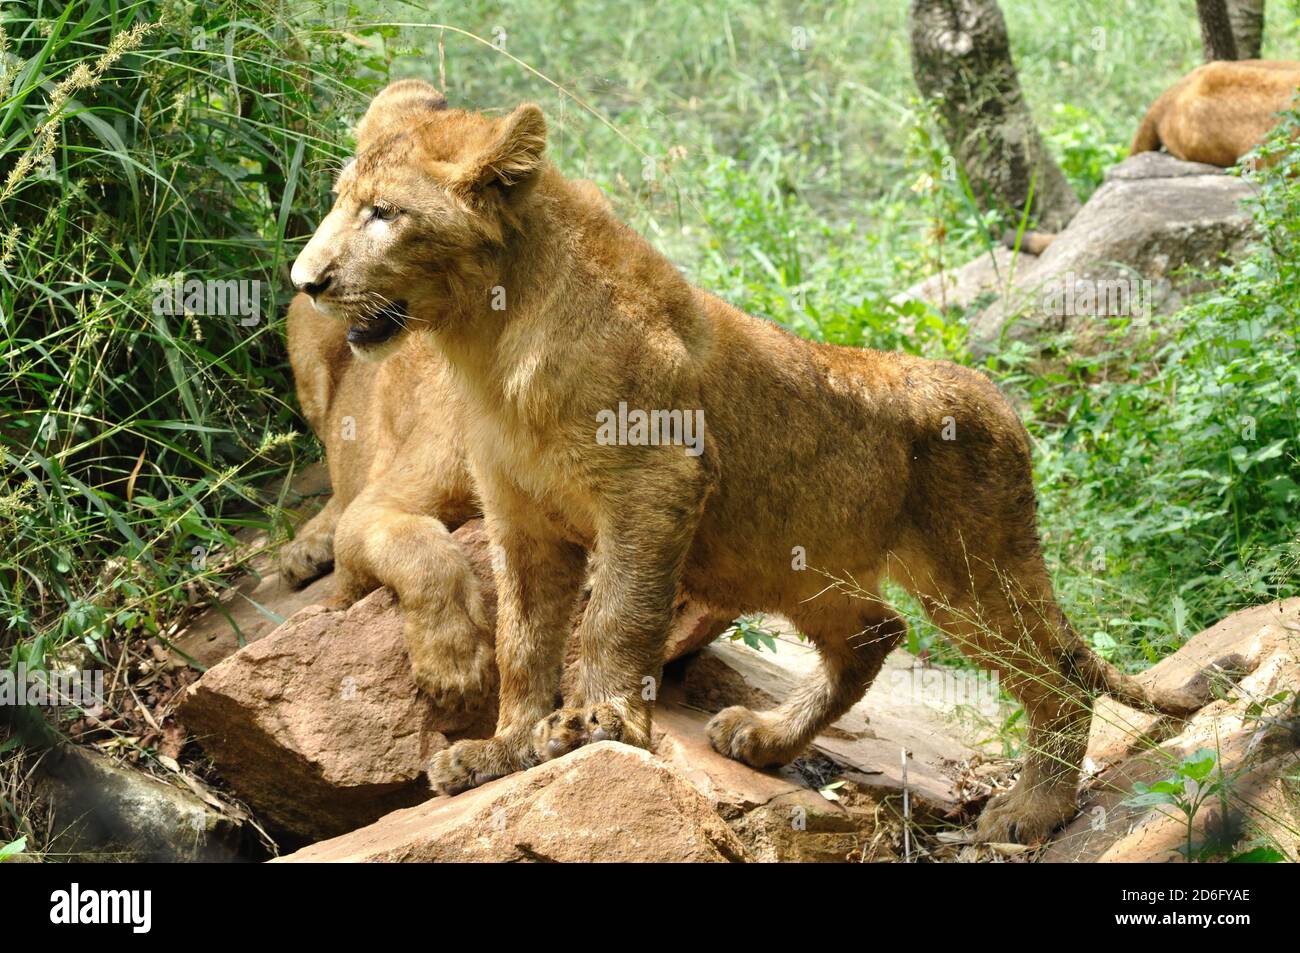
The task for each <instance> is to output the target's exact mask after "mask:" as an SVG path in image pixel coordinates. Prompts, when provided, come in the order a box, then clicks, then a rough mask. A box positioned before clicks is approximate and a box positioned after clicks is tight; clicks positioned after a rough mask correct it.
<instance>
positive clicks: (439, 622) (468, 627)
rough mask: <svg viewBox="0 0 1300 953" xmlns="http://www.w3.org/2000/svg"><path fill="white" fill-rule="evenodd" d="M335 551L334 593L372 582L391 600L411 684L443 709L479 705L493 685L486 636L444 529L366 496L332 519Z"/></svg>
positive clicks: (468, 575)
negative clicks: (336, 579)
mask: <svg viewBox="0 0 1300 953" xmlns="http://www.w3.org/2000/svg"><path fill="white" fill-rule="evenodd" d="M335 549H336V553H337V561H338V566H339V571H340V576H341V579H340V588H341V589H351V588H355V589H356V590H357V591H358V592H360V591H364V590H366V589H367V588H368V587H367V585H365V582H366V581H367V580H375V581H377V582H378V583H380V584H381V585H386V586H389V587H390V588H391V589H392V590H393V591H394V592H395V593H396V594H397V601H398V603H399V604H400V606H401V609H402V617H403V633H404V635H405V638H406V649H407V652H408V653H409V654H410V658H411V674H412V675H413V676H414V678H415V683H416V684H417V685H418V686H419V687H420V688H421V689H422V690H423V691H424V692H425V693H426V694H428V695H429V697H430V698H432V699H433V701H434V702H435V703H437V704H438V705H439V706H440V707H443V708H446V709H450V710H465V709H470V708H473V707H475V706H477V705H478V704H480V703H481V702H482V701H483V699H484V698H485V697H486V696H487V694H488V693H489V692H490V691H491V689H492V685H493V682H494V676H493V671H492V642H491V633H490V631H489V628H488V619H487V613H486V610H485V608H484V606H483V596H482V593H481V591H480V588H479V583H478V579H477V578H476V577H475V576H474V572H473V570H472V569H471V568H470V563H469V558H468V557H467V556H466V555H465V553H464V551H462V550H461V548H460V546H458V545H457V544H456V542H455V540H453V539H452V538H451V534H450V533H448V532H447V528H446V527H445V526H444V525H443V524H442V523H441V522H440V521H439V520H437V519H436V518H434V517H432V516H424V515H419V514H415V513H408V512H405V511H403V510H402V509H399V508H398V507H397V505H396V504H395V503H393V502H392V501H391V500H387V499H385V498H384V497H383V495H382V491H378V490H376V491H371V490H367V491H366V492H364V493H362V494H361V496H358V497H357V498H356V499H355V500H353V501H352V504H351V505H350V506H349V507H348V508H347V511H346V512H345V513H344V514H343V517H342V519H340V520H339V526H338V530H337V533H336V542H335ZM354 581H355V585H354ZM345 595H346V594H345Z"/></svg>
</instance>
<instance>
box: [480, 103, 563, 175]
mask: <svg viewBox="0 0 1300 953" xmlns="http://www.w3.org/2000/svg"><path fill="white" fill-rule="evenodd" d="M545 151H546V120H545V119H544V118H543V117H542V108H541V107H540V106H538V105H536V104H535V103H524V104H523V105H522V106H520V107H519V108H518V109H516V110H515V111H514V112H512V113H511V114H510V115H509V116H506V117H504V118H502V119H499V120H497V123H496V128H495V130H494V131H493V135H492V138H491V139H490V140H489V142H488V145H487V148H485V149H484V150H483V151H482V152H480V153H479V154H478V155H476V156H472V157H471V158H470V159H469V160H468V161H467V162H466V163H465V165H464V167H463V170H462V172H461V174H460V176H459V177H458V178H459V184H460V185H461V186H462V187H463V188H465V189H467V190H470V189H478V188H482V187H483V186H485V185H490V184H492V183H493V182H499V183H501V184H502V185H514V184H515V183H516V182H521V181H523V180H524V179H526V178H528V177H529V176H530V175H532V174H533V173H534V172H536V171H537V169H538V168H539V167H540V166H541V164H542V153H543V152H545Z"/></svg>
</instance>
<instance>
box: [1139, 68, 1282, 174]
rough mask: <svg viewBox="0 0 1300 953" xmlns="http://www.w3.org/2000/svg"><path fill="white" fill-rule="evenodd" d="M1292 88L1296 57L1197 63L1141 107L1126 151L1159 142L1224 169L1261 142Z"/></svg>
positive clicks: (1149, 148)
mask: <svg viewBox="0 0 1300 953" xmlns="http://www.w3.org/2000/svg"><path fill="white" fill-rule="evenodd" d="M1297 87H1300V63H1296V62H1286V61H1280V60H1239V61H1235V62H1234V61H1222V60H1221V61H1217V62H1214V63H1206V64H1205V65H1204V66H1198V67H1197V68H1196V69H1194V70H1192V71H1191V72H1190V73H1188V74H1187V75H1186V76H1184V77H1183V78H1182V79H1180V80H1179V81H1178V82H1176V83H1174V85H1173V86H1171V87H1169V89H1167V90H1166V91H1165V92H1164V93H1162V94H1161V96H1160V98H1159V99H1157V100H1156V101H1155V102H1154V103H1153V104H1152V106H1151V108H1150V109H1149V110H1147V114H1146V117H1145V118H1144V119H1143V120H1142V123H1141V125H1139V126H1138V130H1137V134H1136V135H1135V136H1134V137H1133V145H1132V147H1131V148H1130V152H1131V153H1138V152H1151V151H1154V150H1156V149H1159V148H1160V147H1161V146H1164V147H1165V149H1166V150H1167V151H1168V152H1169V154H1170V155H1172V156H1175V157H1176V158H1179V159H1185V160H1187V161H1188V162H1207V163H1209V164H1210V165H1218V166H1223V167H1224V168H1225V169H1226V168H1227V167H1228V166H1231V165H1235V164H1236V163H1237V160H1238V159H1240V158H1241V157H1242V156H1244V155H1245V154H1246V153H1248V152H1250V150H1252V149H1254V148H1255V147H1256V146H1257V145H1259V144H1260V143H1261V142H1263V141H1264V138H1265V137H1266V136H1267V135H1268V134H1269V132H1270V131H1271V130H1272V129H1273V127H1274V126H1276V125H1277V121H1278V113H1281V112H1286V111H1287V110H1288V109H1290V108H1291V106H1292V100H1293V99H1294V98H1295V94H1296V88H1297Z"/></svg>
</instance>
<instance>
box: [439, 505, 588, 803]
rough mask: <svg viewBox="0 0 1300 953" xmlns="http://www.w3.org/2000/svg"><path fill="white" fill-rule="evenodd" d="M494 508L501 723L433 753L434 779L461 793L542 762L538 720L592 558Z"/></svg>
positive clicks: (554, 683)
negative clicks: (510, 521)
mask: <svg viewBox="0 0 1300 953" xmlns="http://www.w3.org/2000/svg"><path fill="white" fill-rule="evenodd" d="M488 512H489V519H488V530H489V533H490V534H491V536H492V538H493V541H494V543H495V544H496V546H497V547H498V553H497V556H498V558H497V559H496V560H495V563H496V567H495V568H496V577H497V640H496V660H497V669H498V671H499V672H500V677H501V691H500V699H499V707H498V714H497V727H496V732H495V734H494V735H493V736H492V737H491V738H488V739H486V740H478V739H467V740H464V741H458V742H456V743H455V744H454V745H452V746H451V747H450V748H447V749H445V750H443V751H440V752H438V753H437V754H436V755H435V756H434V757H433V760H432V761H431V762H430V764H429V771H428V774H429V785H430V787H432V788H433V790H434V791H436V792H437V793H439V794H457V793H459V792H461V791H465V790H468V789H469V788H472V787H476V786H477V785H480V784H483V783H485V782H487V781H491V780H492V779H494V778H499V777H501V776H503V775H506V774H510V773H512V772H515V771H519V770H522V769H524V768H528V767H532V765H534V764H535V763H536V762H537V760H538V759H537V758H536V757H535V756H534V753H533V745H532V731H533V726H534V725H535V724H536V723H537V721H538V719H539V718H541V717H542V716H543V715H545V714H546V713H547V712H549V711H550V710H551V709H552V708H553V707H554V704H555V696H556V694H557V693H558V691H559V687H560V667H561V665H562V663H563V660H564V644H565V641H566V640H567V638H568V636H569V633H570V632H571V631H572V628H573V615H574V612H575V610H576V608H577V602H578V595H579V592H580V591H581V587H582V578H583V571H584V568H585V564H586V554H585V553H584V552H583V550H582V549H581V548H580V547H578V546H575V545H573V544H572V543H569V542H567V541H565V540H563V539H560V538H557V537H555V536H552V535H550V534H549V533H546V532H538V531H537V528H536V527H534V528H533V531H529V530H527V529H524V528H521V527H518V526H513V527H512V526H504V525H503V523H502V521H501V520H500V519H494V518H493V516H492V512H491V510H489V511H488Z"/></svg>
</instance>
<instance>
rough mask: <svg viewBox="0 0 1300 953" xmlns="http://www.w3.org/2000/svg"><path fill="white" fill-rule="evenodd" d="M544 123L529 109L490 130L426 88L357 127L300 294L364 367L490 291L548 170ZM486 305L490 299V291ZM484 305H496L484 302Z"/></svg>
mask: <svg viewBox="0 0 1300 953" xmlns="http://www.w3.org/2000/svg"><path fill="white" fill-rule="evenodd" d="M545 148H546V123H545V120H544V119H543V118H542V111H541V109H540V108H539V107H537V106H535V105H533V104H531V103H525V104H524V105H522V106H520V107H519V108H518V109H516V110H515V111H514V112H513V113H511V114H510V115H508V116H505V117H503V118H500V119H491V118H489V117H487V116H482V115H479V114H477V113H470V112H464V111H461V110H458V109H450V108H448V106H447V101H446V99H445V98H444V97H443V95H442V94H441V93H440V92H438V90H436V89H435V88H434V87H433V86H430V85H429V84H428V83H425V82H421V81H419V80H402V81H400V82H397V83H393V84H392V85H391V86H389V87H387V88H386V89H384V90H383V91H382V92H381V93H380V94H379V95H378V96H376V97H375V99H374V101H373V102H372V103H371V104H370V108H369V109H368V110H367V111H366V114H365V116H364V117H363V118H362V120H361V122H360V123H359V124H358V126H357V153H356V157H355V158H353V159H352V160H351V161H350V162H348V163H347V165H345V166H344V168H343V170H342V171H341V172H340V173H339V175H338V179H337V181H336V183H335V186H334V191H335V193H336V198H335V200H334V206H333V208H331V209H330V212H329V214H328V215H326V216H325V219H324V221H322V222H321V224H320V227H319V228H317V229H316V233H315V234H314V235H313V236H312V237H311V240H310V241H309V242H308V243H307V247H306V248H304V249H303V250H302V254H300V255H299V256H298V259H297V261H295V262H294V264H293V271H292V275H291V277H292V280H293V284H294V287H295V288H297V289H298V290H299V291H302V292H305V293H306V294H308V295H310V296H311V299H312V302H313V303H314V304H315V306H316V308H317V309H318V310H320V311H321V312H323V313H325V314H328V315H331V316H334V317H337V318H340V319H342V320H344V321H346V322H347V323H348V330H347V340H348V344H349V345H350V346H351V348H352V350H353V351H354V352H355V353H356V354H357V355H358V356H361V357H368V358H378V357H382V356H384V355H385V354H387V353H389V352H390V351H391V350H392V349H393V348H395V347H396V345H397V342H398V340H399V339H400V337H401V335H402V334H403V333H404V332H406V331H408V330H412V329H418V328H421V327H423V328H424V329H433V328H437V327H439V326H442V325H443V324H444V323H446V322H447V321H448V320H450V319H451V318H452V316H453V315H455V314H456V313H459V312H460V311H462V310H464V309H463V308H460V307H458V301H457V297H458V296H462V295H464V294H465V293H466V290H465V289H467V288H475V287H479V288H481V284H482V283H481V282H476V281H475V278H476V277H486V275H487V274H488V273H489V269H490V266H491V262H492V260H493V256H494V255H495V254H496V253H497V251H498V250H499V249H500V248H501V247H502V245H503V243H504V241H505V239H506V237H507V235H508V234H509V232H510V230H511V229H512V227H513V226H514V225H515V223H516V221H517V220H516V218H515V215H514V211H515V209H516V208H517V206H518V204H519V203H520V202H521V201H522V200H523V199H524V197H525V196H526V195H527V193H528V191H529V188H530V186H531V184H532V183H533V181H534V180H535V178H536V176H537V173H538V172H539V170H540V169H541V167H542V165H543V162H544V159H543V152H544V150H545ZM481 290H483V293H484V295H485V296H486V293H487V291H486V289H485V288H482V289H481ZM485 300H486V298H485Z"/></svg>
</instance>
